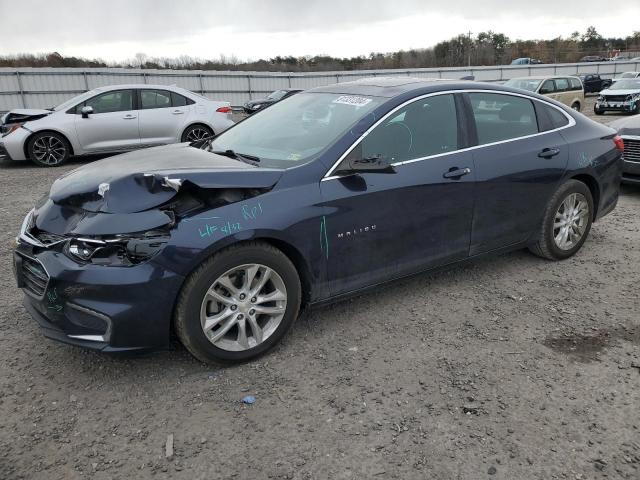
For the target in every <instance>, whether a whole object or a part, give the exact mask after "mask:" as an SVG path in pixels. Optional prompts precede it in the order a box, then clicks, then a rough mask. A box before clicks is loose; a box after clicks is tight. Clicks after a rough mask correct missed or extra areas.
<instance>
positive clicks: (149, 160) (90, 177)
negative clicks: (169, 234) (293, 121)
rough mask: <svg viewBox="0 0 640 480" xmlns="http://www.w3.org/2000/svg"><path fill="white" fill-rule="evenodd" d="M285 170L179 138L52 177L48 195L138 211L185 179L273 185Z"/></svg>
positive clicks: (76, 204)
mask: <svg viewBox="0 0 640 480" xmlns="http://www.w3.org/2000/svg"><path fill="white" fill-rule="evenodd" d="M282 173H283V170H278V169H269V168H261V167H255V166H253V165H249V164H247V163H244V162H241V161H238V160H234V159H231V158H227V157H224V156H221V155H215V154H213V153H210V152H206V151H204V150H200V149H198V148H194V147H191V146H189V144H187V143H179V144H173V145H168V146H162V147H155V148H148V149H144V150H139V151H136V152H131V153H126V154H123V155H117V156H115V157H111V158H107V159H104V160H99V161H96V162H92V163H89V164H87V165H84V166H82V167H80V168H78V169H76V170H72V171H71V172H69V173H67V174H65V175H63V176H62V177H60V178H58V179H57V180H56V181H55V182H54V183H53V185H52V186H51V191H50V193H49V199H50V200H51V201H53V202H54V203H55V204H57V205H60V206H67V207H71V208H81V209H82V210H85V211H89V212H102V213H134V212H142V211H145V210H148V209H151V208H154V207H157V206H159V205H162V204H164V203H166V202H168V201H169V200H170V199H171V198H173V197H174V196H175V195H176V194H177V193H178V191H179V189H180V186H181V185H182V184H183V183H184V182H191V183H192V184H195V185H196V186H198V187H201V188H270V187H272V186H273V185H275V184H276V182H277V181H278V180H279V178H280V177H281V176H282Z"/></svg>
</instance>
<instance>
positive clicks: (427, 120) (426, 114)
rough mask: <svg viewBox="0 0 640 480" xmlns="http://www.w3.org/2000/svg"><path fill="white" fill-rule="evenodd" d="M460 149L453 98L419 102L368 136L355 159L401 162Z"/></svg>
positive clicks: (429, 98) (439, 96) (429, 99)
mask: <svg viewBox="0 0 640 480" xmlns="http://www.w3.org/2000/svg"><path fill="white" fill-rule="evenodd" d="M457 149H458V119H457V116H456V105H455V101H454V98H453V95H452V94H444V95H434V96H431V97H426V98H423V99H421V100H417V101H415V102H413V103H411V104H410V105H407V106H406V107H404V108H402V109H400V110H398V111H397V112H395V113H394V114H393V115H391V117H390V118H388V119H387V120H385V121H384V122H383V123H382V124H380V125H378V126H377V127H376V128H375V129H374V130H372V131H371V132H370V133H369V135H367V136H366V137H365V138H364V139H363V140H362V142H361V143H360V145H359V146H358V148H356V149H354V152H356V153H355V154H356V155H361V156H362V158H370V157H381V158H386V159H387V160H389V161H390V162H402V161H405V160H413V159H417V158H423V157H428V156H431V155H437V154H440V153H446V152H451V151H454V150H457Z"/></svg>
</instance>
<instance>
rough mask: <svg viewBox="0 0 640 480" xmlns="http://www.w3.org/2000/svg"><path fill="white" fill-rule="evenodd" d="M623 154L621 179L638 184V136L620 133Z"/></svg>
mask: <svg viewBox="0 0 640 480" xmlns="http://www.w3.org/2000/svg"><path fill="white" fill-rule="evenodd" d="M622 141H623V142H624V154H623V157H622V158H623V160H624V161H623V163H622V181H623V182H624V183H635V184H640V136H633V135H622Z"/></svg>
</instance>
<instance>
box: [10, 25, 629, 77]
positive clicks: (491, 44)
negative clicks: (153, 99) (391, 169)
mask: <svg viewBox="0 0 640 480" xmlns="http://www.w3.org/2000/svg"><path fill="white" fill-rule="evenodd" d="M619 51H623V52H626V51H640V31H636V32H634V33H633V34H632V35H629V36H627V37H612V38H605V37H603V36H602V35H600V34H599V33H598V32H597V30H596V29H595V27H589V28H588V29H587V30H586V31H585V32H584V33H580V32H574V33H572V34H571V35H570V36H569V37H568V38H563V37H558V38H554V39H553V40H511V39H509V37H507V36H506V35H504V34H502V33H496V32H492V31H490V30H489V31H487V32H480V33H478V34H476V35H475V36H474V35H472V34H471V33H469V34H460V35H458V36H456V37H453V38H451V39H449V40H445V41H443V42H440V43H438V44H436V45H435V46H433V47H429V48H421V49H411V50H400V51H397V52H390V53H371V54H369V55H367V56H365V55H361V56H357V57H350V58H338V57H332V56H329V55H316V56H303V57H292V56H279V55H278V56H275V57H272V58H269V59H260V60H255V61H241V60H239V59H238V58H237V57H235V56H225V55H221V56H220V57H219V58H218V59H215V60H205V59H200V58H195V57H191V56H188V55H182V56H180V57H177V58H169V57H151V56H148V55H146V54H144V53H138V54H136V55H135V56H134V57H133V58H131V59H128V60H125V61H120V62H105V61H104V60H101V59H87V58H80V57H73V56H64V55H61V54H59V53H57V52H53V53H45V54H18V55H5V56H0V67H122V68H147V69H172V70H238V71H247V70H255V71H272V72H284V71H286V72H316V71H317V72H321V71H330V70H368V69H376V70H377V69H387V68H430V67H461V66H467V65H473V66H479V65H486V66H493V65H504V64H509V63H510V62H511V61H512V60H513V59H515V58H520V57H530V58H535V59H538V60H540V61H542V62H543V63H571V62H577V61H579V60H580V59H581V58H582V57H584V56H587V55H598V56H602V57H605V58H610V57H612V56H613V55H614V54H615V53H616V52H619ZM634 56H640V53H638V54H637V55H634Z"/></svg>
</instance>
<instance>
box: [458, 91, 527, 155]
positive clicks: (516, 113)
mask: <svg viewBox="0 0 640 480" xmlns="http://www.w3.org/2000/svg"><path fill="white" fill-rule="evenodd" d="M469 98H470V100H471V106H472V108H473V116H474V118H475V122H476V130H477V132H478V143H479V145H485V144H487V143H494V142H500V141H502V140H510V139H513V138H519V137H525V136H527V135H533V134H535V133H538V123H537V120H536V113H535V110H534V108H533V103H532V102H531V100H529V99H527V98H523V97H516V96H513V95H505V94H499V93H470V94H469Z"/></svg>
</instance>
